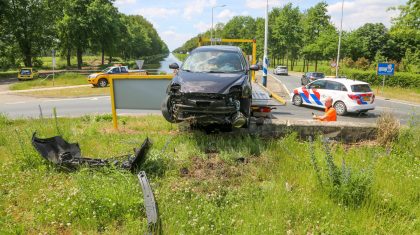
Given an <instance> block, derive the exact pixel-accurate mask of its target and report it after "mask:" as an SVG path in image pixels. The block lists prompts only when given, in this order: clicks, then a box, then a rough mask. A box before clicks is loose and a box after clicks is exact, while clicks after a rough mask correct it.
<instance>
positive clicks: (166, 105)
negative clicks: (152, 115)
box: [160, 95, 176, 123]
mask: <svg viewBox="0 0 420 235" xmlns="http://www.w3.org/2000/svg"><path fill="white" fill-rule="evenodd" d="M170 99H171V97H170V96H169V95H167V96H166V97H165V98H164V99H163V101H162V104H161V106H160V110H161V111H162V116H163V117H164V118H165V119H166V121H168V122H170V123H176V119H175V118H174V116H173V114H172V107H171V102H170Z"/></svg>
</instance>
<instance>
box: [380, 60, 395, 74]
mask: <svg viewBox="0 0 420 235" xmlns="http://www.w3.org/2000/svg"><path fill="white" fill-rule="evenodd" d="M378 75H389V76H393V75H394V64H388V63H379V64H378Z"/></svg>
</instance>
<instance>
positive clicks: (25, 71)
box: [20, 69, 31, 75]
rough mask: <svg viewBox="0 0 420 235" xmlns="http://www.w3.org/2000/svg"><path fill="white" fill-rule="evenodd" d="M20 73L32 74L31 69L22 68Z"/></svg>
mask: <svg viewBox="0 0 420 235" xmlns="http://www.w3.org/2000/svg"><path fill="white" fill-rule="evenodd" d="M20 75H31V70H30V69H22V70H21V71H20Z"/></svg>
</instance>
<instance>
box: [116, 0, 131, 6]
mask: <svg viewBox="0 0 420 235" xmlns="http://www.w3.org/2000/svg"><path fill="white" fill-rule="evenodd" d="M134 3H136V0H117V1H115V5H129V4H134Z"/></svg>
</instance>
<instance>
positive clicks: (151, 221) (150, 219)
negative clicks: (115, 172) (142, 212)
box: [137, 171, 162, 235]
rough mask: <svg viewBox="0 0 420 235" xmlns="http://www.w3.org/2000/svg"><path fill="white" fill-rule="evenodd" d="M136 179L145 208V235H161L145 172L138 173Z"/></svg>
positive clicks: (154, 203) (156, 210) (152, 196)
mask: <svg viewBox="0 0 420 235" xmlns="http://www.w3.org/2000/svg"><path fill="white" fill-rule="evenodd" d="M137 177H138V178H139V182H140V185H141V189H142V191H143V198H144V207H145V208H146V216H147V234H150V235H152V234H153V235H154V234H161V233H162V231H161V226H160V219H159V213H158V208H157V204H156V201H155V197H154V195H153V191H152V188H151V187H150V184H149V180H148V179H147V175H146V172H144V171H140V172H139V174H138V175H137Z"/></svg>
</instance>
